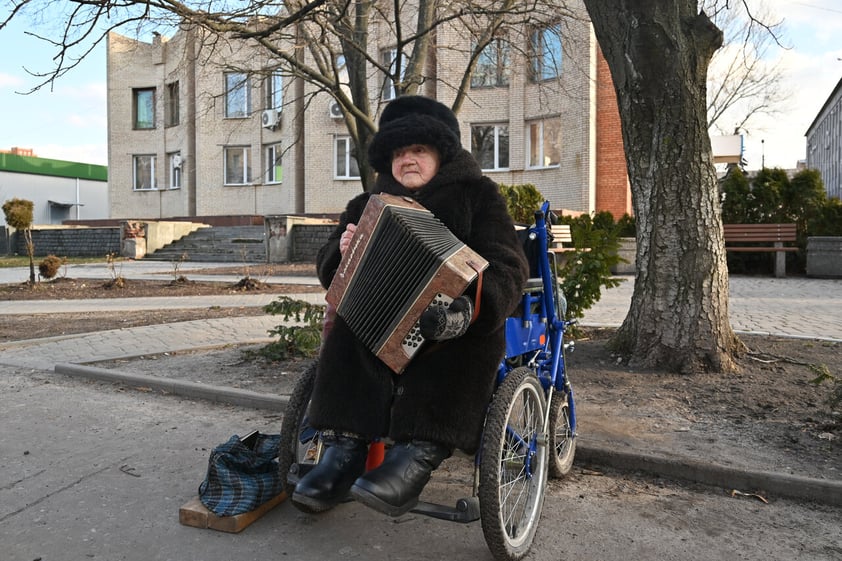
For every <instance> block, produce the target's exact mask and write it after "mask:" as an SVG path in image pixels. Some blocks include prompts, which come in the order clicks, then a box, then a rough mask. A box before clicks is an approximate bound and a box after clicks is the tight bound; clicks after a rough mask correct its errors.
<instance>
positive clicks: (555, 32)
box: [529, 23, 562, 82]
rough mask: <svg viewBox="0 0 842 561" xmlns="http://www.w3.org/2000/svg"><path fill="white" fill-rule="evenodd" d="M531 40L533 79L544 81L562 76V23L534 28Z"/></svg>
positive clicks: (531, 70)
mask: <svg viewBox="0 0 842 561" xmlns="http://www.w3.org/2000/svg"><path fill="white" fill-rule="evenodd" d="M529 42H530V48H531V60H530V72H531V77H532V81H533V82H544V81H546V80H554V79H556V78H558V77H559V76H561V63H562V41H561V24H559V23H555V24H552V25H545V26H542V27H536V28H534V29H533V30H532V34H531V36H530V38H529Z"/></svg>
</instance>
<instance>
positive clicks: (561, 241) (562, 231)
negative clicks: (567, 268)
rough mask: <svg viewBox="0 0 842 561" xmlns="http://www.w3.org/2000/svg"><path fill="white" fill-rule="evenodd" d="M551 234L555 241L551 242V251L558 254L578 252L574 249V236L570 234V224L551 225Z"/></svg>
mask: <svg viewBox="0 0 842 561" xmlns="http://www.w3.org/2000/svg"><path fill="white" fill-rule="evenodd" d="M550 233H551V234H552V236H553V241H551V242H550V247H549V249H550V251H553V252H556V253H564V252H566V251H576V248H575V247H573V235H572V234H571V233H570V224H551V225H550ZM565 244H567V245H565Z"/></svg>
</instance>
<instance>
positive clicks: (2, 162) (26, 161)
mask: <svg viewBox="0 0 842 561" xmlns="http://www.w3.org/2000/svg"><path fill="white" fill-rule="evenodd" d="M0 171H8V172H13V173H29V174H33V175H52V176H55V177H69V178H71V179H77V178H78V179H89V180H91V181H108V166H100V165H96V164H82V163H79V162H67V161H64V160H51V159H48V158H36V157H34V156H19V155H17V154H5V153H0Z"/></svg>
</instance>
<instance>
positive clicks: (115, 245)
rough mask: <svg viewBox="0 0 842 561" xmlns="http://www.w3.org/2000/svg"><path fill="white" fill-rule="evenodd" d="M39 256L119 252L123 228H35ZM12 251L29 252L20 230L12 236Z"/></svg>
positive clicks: (95, 255) (102, 254) (77, 255)
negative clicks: (121, 229)
mask: <svg viewBox="0 0 842 561" xmlns="http://www.w3.org/2000/svg"><path fill="white" fill-rule="evenodd" d="M32 243H33V245H34V246H35V256H36V257H46V256H47V255H55V256H56V257H102V258H103V259H105V256H106V255H108V254H109V253H116V254H119V253H120V228H78V227H76V228H68V227H66V226H61V227H55V228H38V227H35V228H33V229H32ZM12 248H13V252H14V253H17V254H18V255H26V242H25V241H24V239H23V234H22V233H21V232H15V234H14V235H13V236H12Z"/></svg>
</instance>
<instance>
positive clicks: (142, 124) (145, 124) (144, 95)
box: [132, 88, 155, 129]
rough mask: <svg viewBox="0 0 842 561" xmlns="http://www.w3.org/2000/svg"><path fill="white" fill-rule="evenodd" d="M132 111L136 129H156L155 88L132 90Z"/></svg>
mask: <svg viewBox="0 0 842 561" xmlns="http://www.w3.org/2000/svg"><path fill="white" fill-rule="evenodd" d="M132 98H133V100H132V110H133V113H134V128H136V129H154V128H155V88H136V89H134V90H132Z"/></svg>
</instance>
